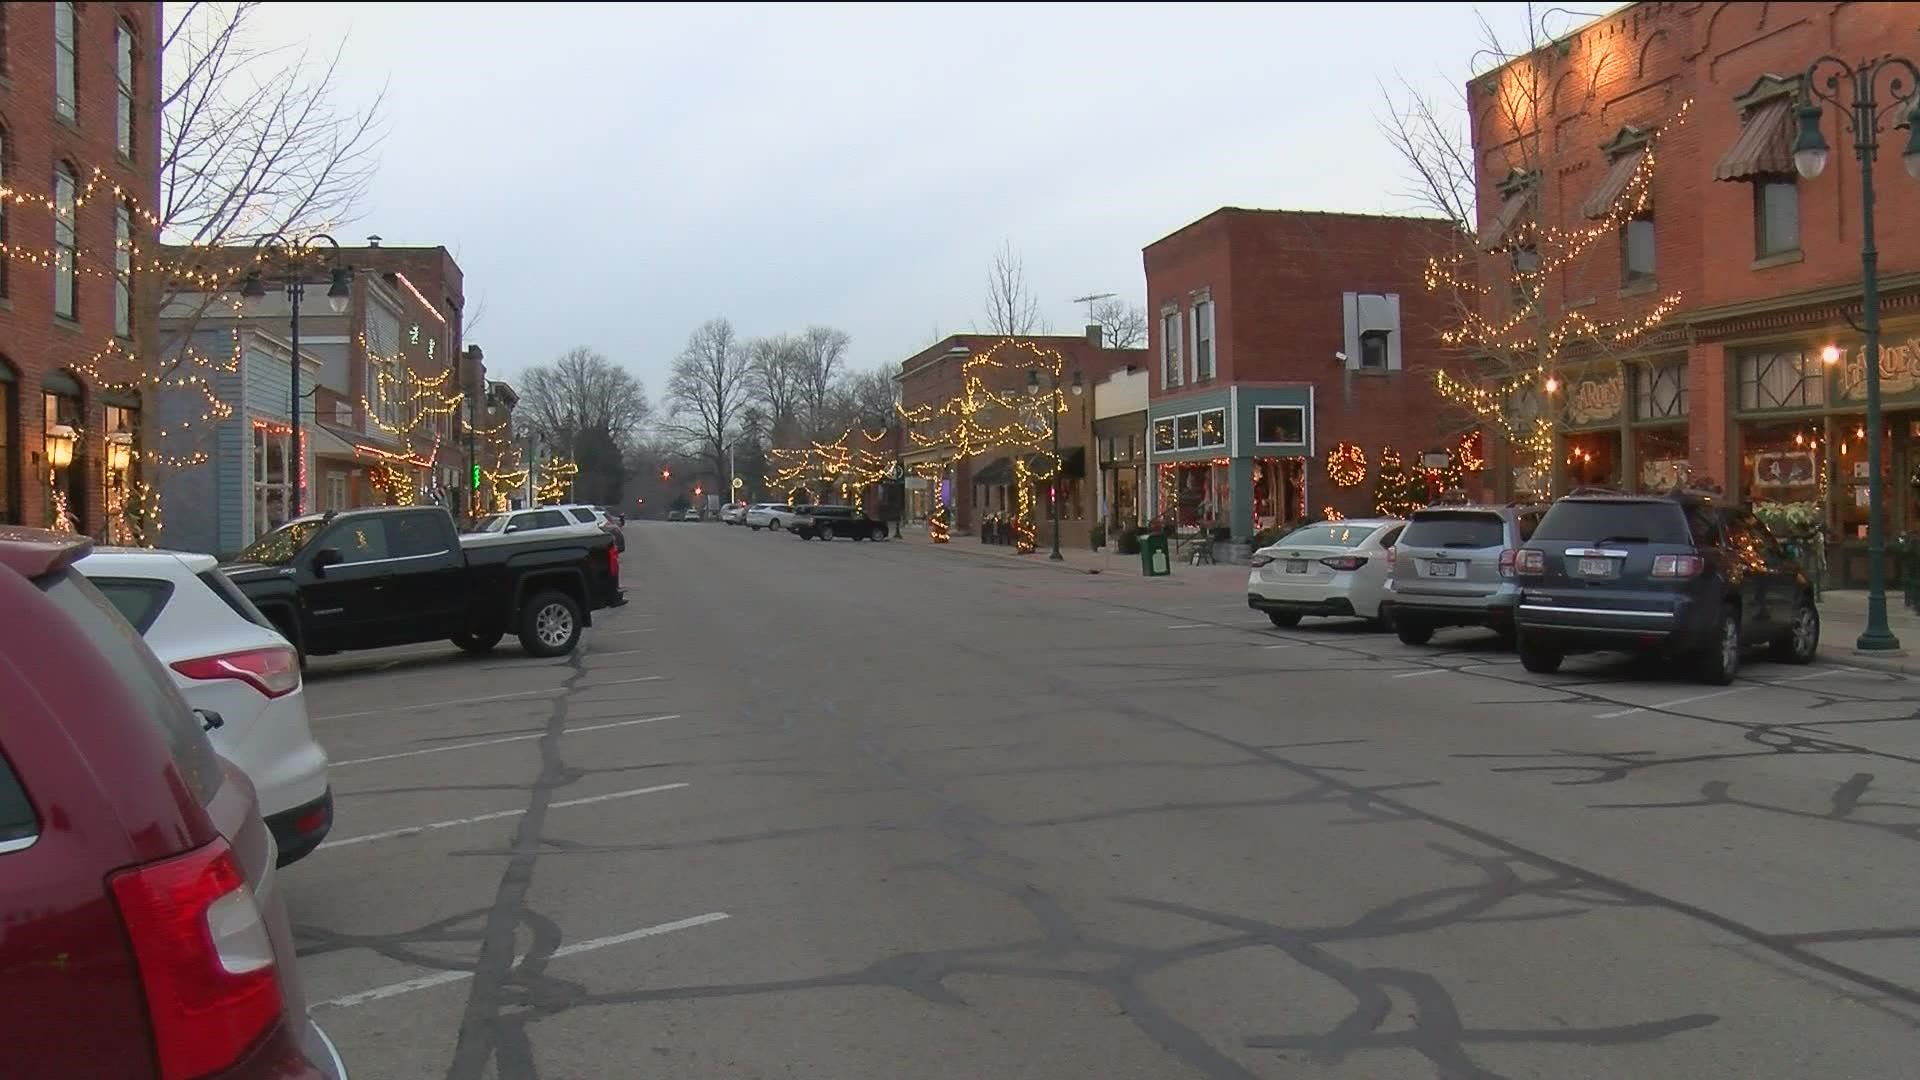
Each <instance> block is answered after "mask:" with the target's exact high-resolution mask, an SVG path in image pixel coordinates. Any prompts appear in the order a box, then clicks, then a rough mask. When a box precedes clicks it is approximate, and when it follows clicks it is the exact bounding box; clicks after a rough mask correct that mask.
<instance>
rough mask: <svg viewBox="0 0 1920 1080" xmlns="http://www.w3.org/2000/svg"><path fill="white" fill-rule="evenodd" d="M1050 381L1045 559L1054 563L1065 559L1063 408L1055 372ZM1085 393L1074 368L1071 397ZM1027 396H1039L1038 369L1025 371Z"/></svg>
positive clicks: (1057, 375) (1058, 381) (1057, 376)
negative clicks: (1049, 539)
mask: <svg viewBox="0 0 1920 1080" xmlns="http://www.w3.org/2000/svg"><path fill="white" fill-rule="evenodd" d="M1051 381H1052V385H1051V386H1049V387H1048V388H1047V390H1048V392H1049V393H1050V394H1051V395H1052V396H1053V401H1052V402H1050V403H1049V407H1048V409H1047V411H1048V412H1050V413H1052V414H1053V491H1052V498H1050V499H1048V500H1047V501H1048V502H1050V503H1052V504H1053V554H1051V555H1048V556H1047V558H1049V559H1051V560H1053V561H1054V562H1060V561H1062V560H1064V559H1065V558H1066V556H1065V555H1062V554H1060V481H1061V480H1062V479H1063V478H1064V477H1063V473H1064V471H1065V470H1063V469H1062V468H1061V463H1060V411H1061V409H1062V408H1064V406H1063V405H1062V404H1061V403H1060V400H1059V399H1060V376H1059V374H1058V373H1057V372H1056V373H1054V374H1053V376H1052V380H1051ZM1085 392H1086V387H1084V386H1082V385H1080V369H1079V368H1074V369H1073V396H1074V397H1079V396H1080V395H1081V394H1083V393H1085ZM1027 396H1028V397H1039V396H1040V369H1039V368H1028V369H1027Z"/></svg>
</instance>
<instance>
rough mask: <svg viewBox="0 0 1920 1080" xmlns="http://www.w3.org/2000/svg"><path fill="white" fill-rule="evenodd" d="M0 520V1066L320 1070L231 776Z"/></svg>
mask: <svg viewBox="0 0 1920 1080" xmlns="http://www.w3.org/2000/svg"><path fill="white" fill-rule="evenodd" d="M87 551H88V544H87V542H86V541H85V540H83V539H80V538H78V537H75V536H72V535H69V534H59V533H50V532H45V531H42V530H38V529H19V528H7V529H0V611H5V612H6V613H7V617H6V618H4V619H0V701H4V702H6V706H5V708H4V709H0V927H4V928H5V930H4V932H0V972H5V973H6V975H5V977H6V985H7V1005H6V1008H4V1009H0V1046H5V1047H6V1050H5V1052H4V1053H5V1060H6V1066H5V1068H4V1070H0V1071H4V1073H5V1074H6V1075H7V1076H8V1077H19V1078H22V1080H26V1078H51V1077H95V1076H99V1077H106V1076H112V1077H151V1078H154V1080H170V1078H173V1077H212V1076H218V1077H221V1078H223V1080H226V1078H232V1080H321V1078H323V1077H324V1078H329V1080H339V1078H341V1077H343V1076H344V1075H345V1072H346V1070H345V1068H344V1066H342V1064H341V1062H340V1057H339V1054H338V1053H336V1052H335V1051H334V1048H333V1044H332V1043H331V1042H330V1041H328V1039H327V1037H326V1035H325V1034H324V1033H323V1032H322V1031H321V1030H320V1028H319V1027H318V1026H317V1025H315V1024H314V1022H313V1020H312V1019H311V1018H310V1017H309V1016H308V1015H307V1002H306V996H305V993H304V991H303V989H302V987H301V984H300V973H299V968H298V966H297V965H296V963H295V960H294V944H293V933H292V931H291V929H290V928H289V925H288V922H287V913H286V907H285V904H284V902H283V899H282V895H281V889H282V883H283V882H285V881H286V877H285V876H284V875H282V874H279V873H278V872H276V871H275V870H274V861H275V849H274V842H273V834H272V833H271V832H269V831H268V830H267V827H266V825H265V823H264V822H262V821H261V819H260V807H259V803H258V801H257V800H256V798H255V795H254V789H253V785H252V784H251V783H249V782H248V780H247V777H246V774H245V773H243V772H242V771H240V770H239V769H238V768H236V767H235V766H233V765H232V764H230V763H228V762H225V761H223V760H222V759H221V758H220V755H219V754H218V753H216V752H215V749H214V746H213V744H212V743H211V742H209V741H208V739H207V736H206V733H205V731H204V730H203V729H204V728H206V727H216V728H217V727H219V726H220V725H221V722H222V720H223V718H222V717H218V716H215V715H213V714H212V713H206V714H202V715H196V713H195V712H194V710H193V709H192V708H191V707H190V706H189V705H188V704H187V702H186V700H185V699H184V698H182V697H181V696H180V691H179V690H178V689H177V688H176V687H175V686H174V683H173V680H172V679H171V678H170V677H169V676H168V673H167V670H166V669H165V668H164V667H162V666H161V664H160V662H159V661H158V660H157V659H155V658H154V655H153V653H152V651H150V650H149V649H148V648H147V646H146V645H145V644H144V643H143V642H142V641H141V639H140V635H139V634H138V633H136V632H135V631H134V629H133V628H132V627H131V626H129V625H127V621H126V620H125V619H124V618H122V617H121V615H120V613H119V612H118V611H117V610H116V609H115V608H114V606H113V604H111V603H110V602H108V600H107V599H106V598H105V597H104V596H102V595H100V592H99V590H97V589H95V588H94V587H93V585H91V584H89V583H88V581H87V579H86V578H85V577H84V576H83V575H82V574H81V573H80V572H79V571H78V570H76V569H74V565H73V564H74V563H75V562H77V561H79V560H80V559H81V558H82V557H84V556H85V555H86V553H87Z"/></svg>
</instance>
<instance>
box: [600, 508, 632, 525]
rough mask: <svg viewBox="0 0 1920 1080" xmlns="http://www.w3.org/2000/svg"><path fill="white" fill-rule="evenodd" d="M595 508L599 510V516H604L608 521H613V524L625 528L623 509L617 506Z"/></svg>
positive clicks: (625, 516) (625, 515)
mask: <svg viewBox="0 0 1920 1080" xmlns="http://www.w3.org/2000/svg"><path fill="white" fill-rule="evenodd" d="M597 509H598V510H599V511H600V516H601V517H604V518H606V519H607V520H608V521H611V522H613V523H614V524H615V525H618V526H620V527H621V528H623V529H624V528H626V526H627V512H626V511H625V510H622V509H620V508H619V507H617V506H602V507H597Z"/></svg>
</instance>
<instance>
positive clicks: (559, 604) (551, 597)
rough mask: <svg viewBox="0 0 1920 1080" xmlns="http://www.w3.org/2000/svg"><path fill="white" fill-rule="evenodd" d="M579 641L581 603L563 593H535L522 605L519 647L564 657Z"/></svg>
mask: <svg viewBox="0 0 1920 1080" xmlns="http://www.w3.org/2000/svg"><path fill="white" fill-rule="evenodd" d="M579 643H580V605H579V604H576V603H574V602H573V597H571V596H568V595H567V594H566V593H562V592H543V593H535V594H534V595H533V597H532V599H530V600H528V601H527V602H526V604H524V605H523V606H522V607H521V608H520V647H521V648H523V649H525V650H527V655H528V656H543V657H544V656H564V655H566V654H567V653H570V652H572V651H573V649H574V646H575V645H578V644H579Z"/></svg>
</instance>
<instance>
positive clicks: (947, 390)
mask: <svg viewBox="0 0 1920 1080" xmlns="http://www.w3.org/2000/svg"><path fill="white" fill-rule="evenodd" d="M1003 341H1005V339H1004V338H1002V337H1000V336H999V335H995V334H953V335H949V336H948V337H945V338H942V339H941V340H939V341H937V342H935V343H934V344H933V345H931V346H929V347H927V348H926V349H923V350H921V351H920V352H918V353H916V354H914V355H913V356H911V357H908V358H907V360H906V361H905V362H903V363H902V364H901V365H900V374H899V376H898V378H899V380H900V405H901V408H902V409H904V410H906V411H908V412H909V413H911V412H912V411H913V410H915V409H917V408H920V407H922V406H929V405H930V406H933V407H935V408H936V409H937V408H938V407H939V406H940V405H941V404H943V403H945V402H947V401H951V400H953V399H954V398H957V397H959V396H960V395H961V393H962V390H963V388H964V385H965V379H966V376H965V371H966V368H967V364H968V362H969V361H970V360H973V359H974V358H975V357H976V356H984V355H986V354H988V353H989V352H990V351H992V350H994V349H995V347H996V346H999V351H998V352H997V353H994V360H995V364H996V365H997V366H978V367H976V369H975V373H976V375H977V376H978V377H979V378H980V379H981V382H982V384H983V385H984V386H985V387H986V388H987V389H988V390H989V391H991V392H993V393H996V394H1003V395H1004V394H1021V395H1024V394H1025V393H1026V392H1027V384H1028V373H1029V372H1030V371H1034V370H1036V369H1040V374H1039V379H1040V384H1041V387H1042V389H1043V392H1044V390H1045V388H1046V387H1047V383H1048V381H1049V376H1048V375H1047V374H1046V373H1045V370H1044V368H1042V364H1043V363H1045V362H1050V358H1049V360H1043V359H1042V357H1040V356H1039V355H1038V354H1036V353H1034V352H1032V351H1031V350H1029V349H1024V348H1016V347H1014V346H1012V345H1003V344H1002V342H1003ZM1019 341H1020V342H1022V343H1030V344H1031V345H1033V346H1037V347H1038V348H1040V349H1045V350H1050V351H1052V352H1056V353H1058V354H1059V355H1060V358H1061V365H1062V371H1063V374H1062V376H1061V378H1062V383H1063V388H1067V387H1070V386H1071V385H1072V380H1073V378H1074V374H1075V373H1076V372H1077V373H1078V374H1079V377H1080V383H1081V393H1080V394H1078V395H1075V394H1072V393H1071V392H1069V393H1068V395H1067V397H1066V405H1067V411H1066V412H1064V413H1062V414H1061V415H1060V458H1061V473H1062V475H1061V476H1060V477H1059V478H1058V480H1057V482H1056V483H1054V484H1048V485H1041V489H1040V490H1036V491H1035V492H1034V503H1033V505H1034V514H1035V516H1036V517H1037V518H1039V519H1041V520H1039V521H1038V523H1037V524H1038V526H1039V533H1038V536H1039V541H1038V542H1039V543H1040V544H1041V546H1043V547H1044V546H1051V544H1052V538H1053V532H1052V523H1051V515H1052V511H1051V508H1050V507H1049V505H1048V503H1047V499H1048V498H1049V497H1050V496H1057V497H1058V498H1059V499H1060V542H1061V544H1062V545H1081V546H1084V545H1086V543H1087V542H1088V539H1089V529H1090V527H1091V525H1092V522H1093V519H1094V518H1095V517H1096V516H1097V512H1098V504H1097V501H1096V496H1095V493H1094V487H1095V477H1096V476H1097V474H1096V473H1094V472H1093V471H1091V470H1093V469H1096V468H1097V467H1098V465H1097V462H1095V463H1093V464H1089V461H1088V456H1089V455H1088V448H1089V447H1091V446H1093V444H1094V443H1093V410H1092V409H1091V407H1090V406H1091V404H1092V400H1093V397H1092V395H1093V388H1094V385H1095V384H1096V383H1098V382H1100V381H1101V380H1103V379H1105V378H1106V377H1107V376H1108V375H1110V374H1112V373H1113V372H1114V371H1116V370H1124V369H1125V368H1126V367H1127V366H1129V365H1133V366H1140V365H1143V364H1144V363H1145V362H1146V361H1145V357H1146V354H1145V351H1144V350H1141V349H1110V348H1106V347H1105V346H1104V344H1103V343H1102V341H1101V338H1100V328H1099V327H1097V326H1096V327H1088V328H1087V332H1086V334H1085V336H1074V335H1071V334H1035V335H1031V336H1027V337H1021V338H1019ZM1007 419H1008V418H1004V417H1002V418H998V419H993V418H988V419H985V420H982V421H981V422H982V423H1004V422H1006V420H1007ZM921 426H923V427H926V428H929V429H934V430H939V429H941V426H942V425H941V422H940V421H935V422H933V423H929V424H926V425H921ZM921 434H922V435H923V436H926V435H927V432H925V431H923V432H921ZM1015 452H1016V451H1014V450H1011V449H1009V448H1005V447H991V448H985V449H982V450H980V451H979V452H977V453H974V454H973V455H972V456H971V457H968V458H963V459H958V460H951V461H949V459H952V458H953V453H954V450H953V448H952V447H950V446H947V445H944V444H941V445H931V446H928V445H921V444H920V443H917V442H915V441H914V439H913V438H912V437H911V432H909V437H908V438H907V440H906V444H905V447H904V449H903V451H902V460H903V461H904V462H905V465H906V467H907V470H908V480H907V485H906V486H907V519H908V520H909V521H925V520H926V516H927V514H928V513H929V511H930V510H931V509H932V507H933V504H934V501H935V498H936V496H937V495H939V494H941V492H937V491H936V490H935V485H936V484H937V485H939V486H940V487H941V488H943V489H944V495H945V498H946V499H947V500H948V502H949V505H950V506H951V507H952V510H953V531H954V533H955V534H964V533H972V532H975V531H976V530H978V528H979V527H980V523H981V521H982V520H983V519H985V518H989V517H991V518H996V519H1004V518H1007V517H1009V516H1010V515H1012V514H1014V513H1015V512H1016V510H1017V508H1018V504H1019V492H1018V490H1017V488H1016V486H1015V470H1014V467H1013V466H1014V463H1013V460H1012V454H1013V453H1015ZM939 462H949V464H948V467H947V468H946V469H945V470H944V471H943V472H942V474H941V475H940V476H938V477H929V476H920V475H917V474H916V472H915V466H921V467H922V469H921V471H925V466H927V465H928V464H929V463H939Z"/></svg>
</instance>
